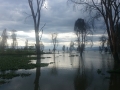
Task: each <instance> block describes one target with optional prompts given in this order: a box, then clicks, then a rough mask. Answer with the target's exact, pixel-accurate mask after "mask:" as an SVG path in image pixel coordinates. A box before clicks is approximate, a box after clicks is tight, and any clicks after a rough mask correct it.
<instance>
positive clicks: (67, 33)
mask: <svg viewBox="0 0 120 90" xmlns="http://www.w3.org/2000/svg"><path fill="white" fill-rule="evenodd" d="M0 3H1V4H0V35H1V34H2V31H3V30H4V29H7V33H8V36H9V38H8V43H9V45H10V43H11V37H10V35H11V31H12V30H16V31H17V32H16V34H17V41H18V45H19V46H24V45H25V41H26V39H27V40H28V43H29V45H33V44H34V43H35V34H34V26H33V20H32V17H29V18H27V19H25V18H26V17H27V16H29V15H31V12H30V8H29V5H28V0H0ZM45 6H46V7H47V9H46V8H44V7H43V8H42V11H41V23H40V27H42V26H43V25H44V24H45V23H46V26H45V27H44V32H43V36H42V42H43V44H44V45H45V47H46V48H50V47H51V46H52V44H51V34H52V33H58V41H59V46H58V47H59V48H61V46H63V45H66V46H69V44H70V41H74V40H75V39H76V35H75V34H74V31H73V27H74V23H75V21H76V20H77V19H78V18H83V19H85V18H86V17H87V14H86V13H83V12H81V11H80V10H81V8H82V6H79V8H77V9H74V8H73V4H71V3H67V0H46V2H45ZM98 25H99V23H98ZM99 27H100V25H99ZM100 29H101V28H100ZM101 33H103V32H101V31H100V30H97V31H95V32H94V36H93V40H94V46H97V45H98V44H99V42H98V38H99V36H101Z"/></svg>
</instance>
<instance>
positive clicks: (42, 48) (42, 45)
mask: <svg viewBox="0 0 120 90" xmlns="http://www.w3.org/2000/svg"><path fill="white" fill-rule="evenodd" d="M43 50H44V44H43V43H42V42H40V51H41V52H43Z"/></svg>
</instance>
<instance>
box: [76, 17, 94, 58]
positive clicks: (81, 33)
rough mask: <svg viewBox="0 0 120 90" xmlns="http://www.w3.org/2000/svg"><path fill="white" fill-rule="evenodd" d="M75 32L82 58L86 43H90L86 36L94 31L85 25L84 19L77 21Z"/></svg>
mask: <svg viewBox="0 0 120 90" xmlns="http://www.w3.org/2000/svg"><path fill="white" fill-rule="evenodd" d="M74 31H75V33H76V35H77V42H78V51H79V52H80V55H81V56H82V53H83V51H84V48H85V43H86V42H87V41H88V40H87V37H86V36H87V35H88V34H92V31H91V30H90V29H87V24H86V23H85V21H84V19H81V18H79V19H77V20H76V22H75V25H74Z"/></svg>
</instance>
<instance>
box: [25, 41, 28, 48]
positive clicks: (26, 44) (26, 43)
mask: <svg viewBox="0 0 120 90" xmlns="http://www.w3.org/2000/svg"><path fill="white" fill-rule="evenodd" d="M25 49H26V50H28V40H27V39H26V41H25Z"/></svg>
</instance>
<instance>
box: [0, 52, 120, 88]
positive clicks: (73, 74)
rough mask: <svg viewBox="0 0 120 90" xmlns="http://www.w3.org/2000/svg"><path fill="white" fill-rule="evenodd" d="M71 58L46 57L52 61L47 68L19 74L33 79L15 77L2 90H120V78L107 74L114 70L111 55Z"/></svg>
mask: <svg viewBox="0 0 120 90" xmlns="http://www.w3.org/2000/svg"><path fill="white" fill-rule="evenodd" d="M72 55H74V56H71V55H70V54H69V53H65V54H63V53H60V54H56V55H55V57H54V55H53V54H44V55H43V56H42V57H51V58H45V59H42V60H41V62H43V63H50V64H49V65H48V66H47V67H41V68H35V69H30V70H18V71H16V72H19V73H23V72H24V73H30V74H31V75H30V76H28V77H15V78H13V79H11V80H10V82H9V83H5V84H3V85H1V86H0V90H120V89H118V87H119V86H120V85H118V87H116V85H117V84H118V83H120V76H117V77H115V76H113V75H111V74H109V73H107V72H106V71H108V70H111V69H113V68H114V66H113V65H114V64H113V59H112V57H111V55H110V54H100V53H99V52H97V51H96V52H93V51H88V52H87V51H86V52H84V54H83V58H81V57H79V56H78V55H77V54H76V53H72ZM32 63H36V60H32ZM114 77H115V79H116V80H115V79H114ZM118 80H119V81H118ZM116 81H117V82H116ZM114 87H116V89H113V88H114Z"/></svg>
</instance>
